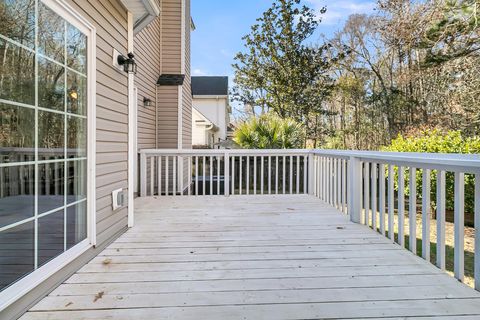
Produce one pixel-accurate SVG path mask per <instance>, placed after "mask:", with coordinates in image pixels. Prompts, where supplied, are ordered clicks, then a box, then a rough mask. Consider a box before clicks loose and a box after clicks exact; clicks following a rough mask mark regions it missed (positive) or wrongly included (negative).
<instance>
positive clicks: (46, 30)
mask: <svg viewBox="0 0 480 320" xmlns="http://www.w3.org/2000/svg"><path fill="white" fill-rule="evenodd" d="M38 52H39V53H41V54H42V55H44V56H47V57H49V58H51V59H54V60H55V61H58V62H60V63H62V64H63V63H65V21H64V20H63V19H62V18H61V17H60V16H58V15H57V14H56V13H54V12H53V11H52V10H50V9H49V8H48V7H47V6H46V5H44V4H43V3H42V2H41V1H39V4H38Z"/></svg>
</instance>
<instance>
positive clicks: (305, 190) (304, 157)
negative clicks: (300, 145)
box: [303, 156, 316, 194]
mask: <svg viewBox="0 0 480 320" xmlns="http://www.w3.org/2000/svg"><path fill="white" fill-rule="evenodd" d="M307 159H308V158H307V156H303V194H307V193H308V188H307V183H308V179H307V172H308V167H307V165H308V162H307V161H308V160H307ZM315 179H316V177H315Z"/></svg>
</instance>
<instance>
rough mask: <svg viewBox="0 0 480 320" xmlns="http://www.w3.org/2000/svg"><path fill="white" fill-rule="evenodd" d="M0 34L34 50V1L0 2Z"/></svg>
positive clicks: (3, 0)
mask: <svg viewBox="0 0 480 320" xmlns="http://www.w3.org/2000/svg"><path fill="white" fill-rule="evenodd" d="M0 33H1V34H2V35H4V36H5V37H7V38H10V39H12V40H15V41H17V42H19V43H21V44H23V45H24V46H27V47H29V48H32V49H34V46H35V0H2V1H0Z"/></svg>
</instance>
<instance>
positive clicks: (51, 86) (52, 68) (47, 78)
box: [38, 58, 65, 111]
mask: <svg viewBox="0 0 480 320" xmlns="http://www.w3.org/2000/svg"><path fill="white" fill-rule="evenodd" d="M38 106H39V107H42V108H48V109H53V110H58V111H65V68H64V67H62V66H59V65H58V64H56V63H54V62H51V61H48V60H47V59H45V58H40V59H38Z"/></svg>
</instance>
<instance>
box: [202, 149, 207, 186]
mask: <svg viewBox="0 0 480 320" xmlns="http://www.w3.org/2000/svg"><path fill="white" fill-rule="evenodd" d="M205 158H206V156H202V194H203V195H206V194H207V193H206V190H205V182H206V181H205V162H206V161H205Z"/></svg>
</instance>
